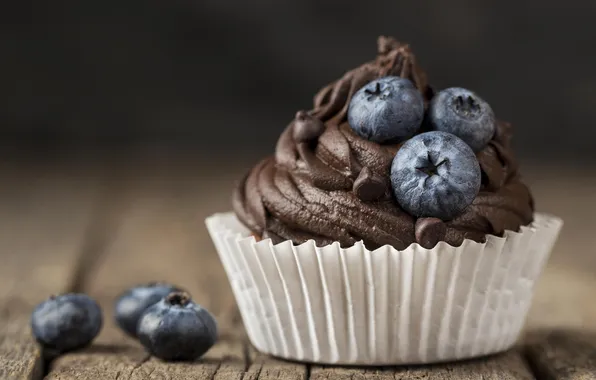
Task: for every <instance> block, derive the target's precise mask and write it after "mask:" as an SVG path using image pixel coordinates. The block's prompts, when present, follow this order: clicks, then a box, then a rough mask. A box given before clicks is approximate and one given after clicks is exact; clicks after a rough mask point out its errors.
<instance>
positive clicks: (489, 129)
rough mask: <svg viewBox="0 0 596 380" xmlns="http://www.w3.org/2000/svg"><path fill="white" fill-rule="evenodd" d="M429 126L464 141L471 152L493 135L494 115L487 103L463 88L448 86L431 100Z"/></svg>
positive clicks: (475, 150)
mask: <svg viewBox="0 0 596 380" xmlns="http://www.w3.org/2000/svg"><path fill="white" fill-rule="evenodd" d="M429 118H430V123H431V125H432V129H434V130H437V131H443V132H449V133H452V134H454V135H456V136H457V137H459V138H460V139H462V140H464V141H465V142H466V143H467V144H468V145H469V146H470V147H471V148H472V149H473V150H474V152H478V151H480V150H482V149H483V148H484V147H485V146H486V144H487V143H488V142H489V141H490V140H491V139H492V137H493V135H494V134H495V116H494V114H493V110H492V109H491V108H490V106H489V105H488V103H487V102H485V101H484V100H482V99H481V98H480V97H479V96H478V95H476V94H475V93H473V92H472V91H470V90H466V89H465V88H459V87H452V88H448V89H445V90H443V91H441V92H439V93H438V94H437V95H436V96H435V97H434V98H433V99H432V101H431V104H430V109H429Z"/></svg>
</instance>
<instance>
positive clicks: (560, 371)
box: [526, 329, 596, 380]
mask: <svg viewBox="0 0 596 380" xmlns="http://www.w3.org/2000/svg"><path fill="white" fill-rule="evenodd" d="M526 352H527V358H528V360H529V362H530V364H531V366H532V368H533V369H534V372H535V373H536V374H537V377H538V378H539V379H544V380H587V379H596V333H594V332H587V331H583V330H569V329H558V330H548V331H546V330H544V331H534V332H533V333H532V334H531V335H530V337H529V338H528V345H527V348H526Z"/></svg>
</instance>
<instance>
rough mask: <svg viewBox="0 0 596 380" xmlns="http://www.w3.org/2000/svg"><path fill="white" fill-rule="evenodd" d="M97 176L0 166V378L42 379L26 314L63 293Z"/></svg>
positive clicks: (69, 281)
mask: <svg viewBox="0 0 596 380" xmlns="http://www.w3.org/2000/svg"><path fill="white" fill-rule="evenodd" d="M98 173H101V170H100V169H99V168H98V170H97V171H95V172H94V174H93V175H88V172H87V171H83V170H81V168H76V167H71V166H62V165H61V166H59V167H55V166H52V165H23V164H19V165H11V164H8V163H6V162H4V163H3V164H1V165H0V178H2V186H0V214H1V217H0V251H1V252H2V257H1V263H0V379H35V378H39V377H41V376H42V367H43V363H42V353H41V351H40V350H39V348H38V346H37V344H36V343H35V341H34V339H33V338H32V337H31V333H30V327H29V318H30V313H31V311H32V309H33V307H34V305H35V304H36V303H38V302H40V301H42V300H43V299H45V298H47V297H48V296H49V295H50V294H57V293H62V292H67V291H69V290H71V287H72V284H73V282H74V281H75V279H76V277H77V276H76V272H77V268H78V265H79V263H80V260H79V259H80V257H81V255H82V253H83V249H82V247H83V246H84V240H85V237H86V234H87V229H88V227H89V225H90V222H91V220H92V218H93V215H94V213H95V211H96V202H97V198H98V194H99V189H100V186H99V185H100V182H101V181H100V179H101V178H100V176H98V175H97V174H98Z"/></svg>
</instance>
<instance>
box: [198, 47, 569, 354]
mask: <svg viewBox="0 0 596 380" xmlns="http://www.w3.org/2000/svg"><path fill="white" fill-rule="evenodd" d="M511 136H512V129H511V126H510V125H509V124H508V123H505V122H503V121H500V120H498V119H497V118H496V117H495V115H494V112H493V110H492V109H491V107H490V105H489V104H488V103H487V102H486V101H485V100H483V99H482V98H481V97H480V96H478V95H477V94H476V93H475V92H472V91H470V90H467V89H465V88H461V87H453V88H448V89H443V90H441V91H437V90H435V89H433V87H431V86H430V85H429V84H428V82H427V77H426V75H425V73H424V72H423V71H422V70H421V68H420V67H419V66H418V64H417V62H416V59H415V57H414V55H413V54H412V52H411V51H410V48H409V47H408V45H404V44H401V43H399V42H397V41H396V40H394V39H392V38H387V37H380V38H379V40H378V55H377V57H376V59H375V60H374V61H371V62H367V63H365V64H363V65H362V66H360V67H358V68H356V69H353V70H351V71H348V72H347V73H346V74H345V75H344V76H343V77H342V78H341V79H339V80H337V81H335V82H333V83H331V84H330V85H328V86H326V87H324V88H323V89H322V90H320V91H319V93H318V94H317V95H316V96H315V98H314V106H313V108H312V109H311V110H304V111H299V112H297V113H296V115H295V117H294V120H292V122H291V123H290V124H289V126H288V127H287V128H286V129H285V130H284V131H283V132H282V134H281V136H280V138H279V141H278V143H277V146H276V148H275V154H274V155H273V156H271V157H267V158H265V159H264V160H262V161H261V162H260V163H258V164H257V165H256V166H255V167H254V168H253V169H251V170H250V171H249V172H248V173H247V175H246V176H245V177H244V178H243V179H242V180H241V181H240V183H239V185H238V187H237V189H236V190H235V192H234V197H233V212H228V213H221V214H216V215H213V216H211V217H210V218H208V219H207V227H208V229H209V232H210V234H211V236H212V238H213V241H214V243H215V246H216V249H217V251H218V253H219V255H220V258H221V261H222V263H223V266H224V268H225V270H226V273H227V274H228V278H229V280H230V282H231V285H232V289H233V292H234V295H235V297H236V300H237V303H238V306H239V310H240V314H241V315H242V319H243V322H244V325H245V327H246V330H247V334H248V336H249V338H250V340H251V342H252V344H253V345H254V346H255V347H256V349H258V350H259V351H261V352H264V353H268V354H271V355H274V356H278V357H281V358H286V359H292V360H298V361H306V362H313V363H323V364H354V365H356V364H357V365H396V364H421V363H434V362H441V361H450V360H457V359H464V358H471V357H475V356H481V355H487V354H491V353H496V352H500V351H504V350H506V349H508V348H510V347H511V346H513V345H514V344H515V342H516V340H517V338H518V337H519V335H520V332H521V330H522V328H523V325H524V320H525V317H526V314H527V312H528V309H529V307H530V303H531V298H532V293H533V287H534V284H535V281H536V279H537V278H538V276H539V275H540V273H541V271H542V268H543V266H544V264H545V262H546V261H547V258H548V256H549V254H550V251H551V248H552V246H553V244H554V242H555V240H556V238H557V235H558V233H559V230H560V228H561V226H562V222H561V220H559V219H558V218H556V217H554V216H550V215H545V214H541V213H537V212H536V211H535V210H534V202H533V199H532V195H531V193H530V191H529V189H528V187H527V186H526V185H525V184H524V183H523V181H522V178H521V175H520V173H519V170H518V165H517V163H516V161H515V158H514V154H513V152H512V149H511V144H510V140H511Z"/></svg>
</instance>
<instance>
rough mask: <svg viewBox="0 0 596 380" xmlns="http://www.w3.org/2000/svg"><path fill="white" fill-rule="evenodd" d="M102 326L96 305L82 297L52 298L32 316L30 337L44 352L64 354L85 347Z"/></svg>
mask: <svg viewBox="0 0 596 380" xmlns="http://www.w3.org/2000/svg"><path fill="white" fill-rule="evenodd" d="M102 324H103V317H102V315H101V309H100V307H99V305H98V304H97V302H95V301H94V300H93V299H92V298H90V297H89V296H87V295H85V294H64V295H60V296H52V297H50V298H49V299H48V300H46V301H44V302H42V303H40V304H39V305H37V306H36V307H35V310H33V314H32V315H31V328H32V330H33V336H34V337H35V339H37V341H38V342H39V343H40V344H41V345H42V346H44V347H45V348H47V349H50V350H52V351H57V352H66V351H71V350H75V349H77V348H81V347H84V346H87V345H88V344H89V343H91V341H92V340H93V339H94V338H95V337H96V336H97V334H99V330H101V326H102Z"/></svg>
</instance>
